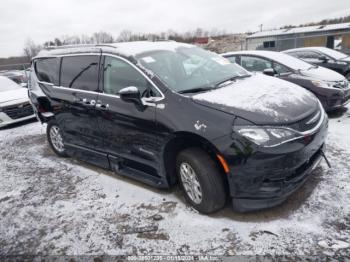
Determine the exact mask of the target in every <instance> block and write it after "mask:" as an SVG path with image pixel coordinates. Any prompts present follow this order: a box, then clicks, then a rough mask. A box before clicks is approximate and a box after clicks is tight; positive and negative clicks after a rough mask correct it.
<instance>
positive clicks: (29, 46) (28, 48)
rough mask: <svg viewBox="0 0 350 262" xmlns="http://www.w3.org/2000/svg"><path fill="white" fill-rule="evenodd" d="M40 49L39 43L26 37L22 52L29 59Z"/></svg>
mask: <svg viewBox="0 0 350 262" xmlns="http://www.w3.org/2000/svg"><path fill="white" fill-rule="evenodd" d="M41 49H42V46H41V45H37V44H35V43H34V41H33V40H32V39H30V38H28V39H27V41H26V43H25V44H24V48H23V53H24V55H25V56H26V57H27V58H28V60H31V59H32V58H33V57H34V56H36V55H37V54H38V53H39V51H40V50H41Z"/></svg>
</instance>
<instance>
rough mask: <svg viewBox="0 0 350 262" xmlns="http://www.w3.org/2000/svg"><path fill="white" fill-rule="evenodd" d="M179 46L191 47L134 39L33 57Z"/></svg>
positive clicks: (127, 52)
mask: <svg viewBox="0 0 350 262" xmlns="http://www.w3.org/2000/svg"><path fill="white" fill-rule="evenodd" d="M179 47H193V45H189V44H185V43H179V42H175V41H160V42H151V41H135V42H122V43H112V44H99V45H69V46H61V47H58V48H55V49H52V50H43V51H41V52H40V53H39V54H38V55H37V56H36V57H35V58H40V57H51V56H57V55H66V54H75V53H96V52H100V50H101V49H102V50H103V51H109V52H112V53H117V54H121V55H124V56H136V55H138V54H141V53H144V52H149V51H155V50H168V51H174V50H175V49H176V48H179Z"/></svg>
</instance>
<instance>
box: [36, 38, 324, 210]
mask: <svg viewBox="0 0 350 262" xmlns="http://www.w3.org/2000/svg"><path fill="white" fill-rule="evenodd" d="M31 80H32V83H31V88H30V90H29V92H30V99H31V101H32V103H33V105H34V106H35V111H36V113H37V114H38V117H39V118H40V119H41V121H42V122H47V123H48V124H47V138H48V142H49V145H50V146H51V148H52V149H53V151H54V152H56V154H57V155H59V156H63V157H64V156H75V157H78V158H79V159H82V160H85V161H88V162H90V163H93V164H95V165H98V166H100V167H103V168H108V169H111V170H113V171H115V172H116V173H117V174H119V175H122V176H127V177H131V178H134V179H137V180H140V181H143V182H145V183H147V184H150V185H153V186H155V187H158V188H168V187H170V186H172V185H174V184H175V183H176V182H177V181H179V183H180V184H181V186H182V188H183V191H184V194H185V197H186V199H187V201H188V202H189V203H190V204H191V205H192V206H193V207H194V208H195V209H197V210H198V211H200V212H202V213H211V212H214V211H217V210H219V209H221V208H222V207H223V206H224V204H225V201H226V198H227V197H229V198H232V203H233V208H234V209H235V210H237V211H250V210H256V209H261V208H267V207H271V206H274V205H277V204H280V203H281V202H283V201H284V200H285V199H286V198H287V197H288V196H289V195H290V194H291V193H292V192H294V191H295V190H297V189H298V188H299V187H300V186H301V185H302V184H303V183H304V182H305V181H306V179H307V178H308V177H309V175H310V173H311V171H312V170H313V169H314V168H315V167H316V166H317V165H318V163H319V161H320V159H321V155H322V152H323V151H322V150H323V148H324V144H325V137H326V133H327V126H328V118H327V115H326V114H325V113H324V110H323V108H322V106H321V104H320V102H319V101H318V99H317V98H316V97H315V96H314V95H313V94H312V93H310V92H309V91H307V90H305V89H303V88H301V87H299V86H297V85H294V84H292V83H289V82H287V81H283V80H279V79H276V78H272V77H268V76H264V75H260V74H259V75H256V74H250V73H249V72H248V71H246V70H245V69H243V68H241V67H240V66H238V65H236V64H231V63H230V62H229V61H228V60H227V59H225V58H223V57H221V56H219V55H217V54H215V53H212V52H209V51H205V50H203V49H201V48H199V47H196V46H192V45H188V44H182V43H177V42H131V43H117V44H110V45H101V46H99V45H96V46H81V47H75V48H68V47H67V48H60V49H55V50H51V51H42V52H41V53H40V54H39V55H38V56H37V57H35V58H34V59H33V61H32V75H31Z"/></svg>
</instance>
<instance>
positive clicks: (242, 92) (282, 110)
mask: <svg viewBox="0 0 350 262" xmlns="http://www.w3.org/2000/svg"><path fill="white" fill-rule="evenodd" d="M192 99H193V100H194V102H195V103H198V104H201V105H204V106H207V107H211V108H213V109H216V110H221V111H224V112H226V113H230V114H233V115H235V116H239V117H241V118H244V119H247V120H249V121H251V122H253V123H255V124H257V125H266V124H288V123H293V122H295V121H298V120H300V119H302V118H304V117H306V116H308V115H309V114H311V113H313V112H314V111H315V110H316V109H317V107H318V101H317V98H316V97H315V96H314V95H313V94H312V93H310V92H309V91H307V90H305V89H304V88H302V87H299V86H297V85H295V84H292V83H290V82H287V81H284V80H281V79H277V78H274V77H269V76H265V75H262V74H253V75H252V76H251V77H249V78H244V79H239V80H237V81H235V82H233V83H232V84H230V85H227V86H225V87H222V88H219V89H215V90H213V91H209V92H206V93H200V94H197V95H194V96H192Z"/></svg>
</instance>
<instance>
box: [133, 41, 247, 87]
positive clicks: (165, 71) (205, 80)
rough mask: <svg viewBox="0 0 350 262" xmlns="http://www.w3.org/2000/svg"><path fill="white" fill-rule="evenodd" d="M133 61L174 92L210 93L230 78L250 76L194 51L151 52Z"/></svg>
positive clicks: (217, 58)
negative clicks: (207, 91) (206, 90)
mask: <svg viewBox="0 0 350 262" xmlns="http://www.w3.org/2000/svg"><path fill="white" fill-rule="evenodd" d="M137 58H138V60H139V63H141V64H142V66H144V67H145V68H147V69H149V70H151V71H152V72H153V73H155V74H156V75H157V76H158V77H159V78H160V79H161V80H162V81H163V82H164V83H165V84H166V85H167V86H168V87H169V88H171V89H172V90H174V91H176V92H186V91H190V90H192V89H193V90H194V89H201V88H203V89H211V88H215V87H216V86H217V85H218V84H220V83H222V82H223V81H225V80H229V79H230V78H235V77H246V76H250V74H249V73H248V71H246V70H245V69H243V68H242V67H240V66H239V65H237V64H232V63H230V61H229V60H227V59H226V58H223V57H221V56H219V55H217V54H215V53H212V52H209V51H206V50H203V49H201V48H198V47H179V48H177V49H175V50H174V51H168V50H167V51H165V50H162V51H153V52H148V53H143V54H141V55H139V56H138V57H137Z"/></svg>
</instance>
